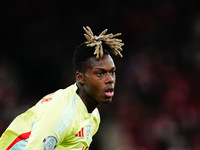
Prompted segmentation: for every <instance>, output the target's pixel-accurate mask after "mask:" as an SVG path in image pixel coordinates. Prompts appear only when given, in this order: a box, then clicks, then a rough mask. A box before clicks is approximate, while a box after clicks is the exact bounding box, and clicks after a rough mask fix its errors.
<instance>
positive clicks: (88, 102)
mask: <svg viewBox="0 0 200 150" xmlns="http://www.w3.org/2000/svg"><path fill="white" fill-rule="evenodd" d="M76 85H77V86H78V89H77V91H76V93H77V94H78V95H79V97H80V98H81V100H82V101H83V103H84V104H85V106H86V108H87V110H88V112H89V113H92V112H93V110H94V109H95V108H96V107H97V106H98V105H99V103H98V102H97V101H95V100H94V99H93V98H92V97H90V96H89V95H88V94H87V93H86V92H85V90H84V87H83V85H81V84H80V83H78V82H77V83H76Z"/></svg>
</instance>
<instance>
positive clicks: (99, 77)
mask: <svg viewBox="0 0 200 150" xmlns="http://www.w3.org/2000/svg"><path fill="white" fill-rule="evenodd" d="M115 71H116V67H115V64H114V61H113V59H112V57H111V56H110V55H108V54H106V55H104V56H103V57H102V58H99V59H97V58H96V57H95V56H94V57H91V58H89V59H88V61H87V63H86V64H85V65H84V66H83V69H82V72H76V84H77V86H78V90H77V94H78V95H79V96H80V98H81V99H82V101H83V103H84V104H85V106H86V107H87V109H88V112H89V113H91V112H92V111H93V110H94V109H95V108H96V107H97V106H98V105H99V104H100V103H110V102H111V101H112V97H113V96H114V86H115V81H116V78H115Z"/></svg>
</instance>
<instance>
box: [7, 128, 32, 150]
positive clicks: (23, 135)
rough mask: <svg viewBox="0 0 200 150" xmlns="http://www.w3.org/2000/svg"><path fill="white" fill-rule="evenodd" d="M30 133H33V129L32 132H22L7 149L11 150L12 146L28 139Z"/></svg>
mask: <svg viewBox="0 0 200 150" xmlns="http://www.w3.org/2000/svg"><path fill="white" fill-rule="evenodd" d="M30 134H31V131H30V132H26V133H22V134H20V135H19V136H18V137H17V138H16V139H15V140H14V141H13V142H12V143H11V144H10V146H9V147H8V148H7V149H6V150H9V149H10V148H12V147H13V146H14V145H15V144H16V143H17V142H19V141H22V140H26V139H28V138H29V136H30Z"/></svg>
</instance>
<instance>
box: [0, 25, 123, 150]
mask: <svg viewBox="0 0 200 150" xmlns="http://www.w3.org/2000/svg"><path fill="white" fill-rule="evenodd" d="M84 30H85V32H86V34H84V35H85V37H86V38H87V41H86V42H85V43H83V44H81V45H80V46H79V47H78V48H77V49H76V51H75V53H74V58H73V65H74V70H75V74H76V75H75V76H76V83H75V84H73V85H71V86H69V87H67V88H66V89H60V90H58V91H56V92H54V93H52V94H49V95H47V96H45V97H44V98H43V99H41V100H40V101H39V102H38V103H37V104H36V105H35V106H33V107H32V108H30V109H29V110H27V111H26V112H25V113H23V114H21V115H19V116H18V117H16V118H15V119H14V120H13V122H12V123H11V124H10V126H9V127H8V128H7V129H6V131H5V132H4V133H3V134H2V136H1V138H0V150H9V149H11V150H22V149H23V150H24V149H26V150H42V149H44V150H53V149H58V150H62V149H65V150H66V149H67V150H88V148H89V145H90V143H91V142H92V136H93V135H94V134H95V133H96V132H97V130H98V127H99V123H100V117H99V112H98V109H97V106H98V105H99V104H101V103H110V102H111V101H112V97H113V96H114V86H115V70H116V67H115V64H114V62H113V59H112V57H111V56H110V54H109V52H112V53H114V54H115V55H118V54H119V55H120V56H122V55H121V53H120V51H121V50H122V48H121V47H122V46H123V43H121V40H119V39H116V38H114V37H116V36H119V35H120V34H115V35H113V34H108V35H105V33H106V31H107V30H104V31H103V32H102V33H101V34H100V35H99V36H94V35H93V33H92V30H91V29H90V28H89V27H87V28H85V27H84Z"/></svg>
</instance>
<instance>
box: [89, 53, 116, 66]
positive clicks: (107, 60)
mask: <svg viewBox="0 0 200 150" xmlns="http://www.w3.org/2000/svg"><path fill="white" fill-rule="evenodd" d="M86 66H87V67H89V68H91V69H96V68H101V69H112V68H115V64H114V61H113V59H112V57H111V56H110V55H104V56H103V57H102V58H99V59H97V58H96V57H95V56H94V57H91V58H89V59H88V61H87V65H86Z"/></svg>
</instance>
